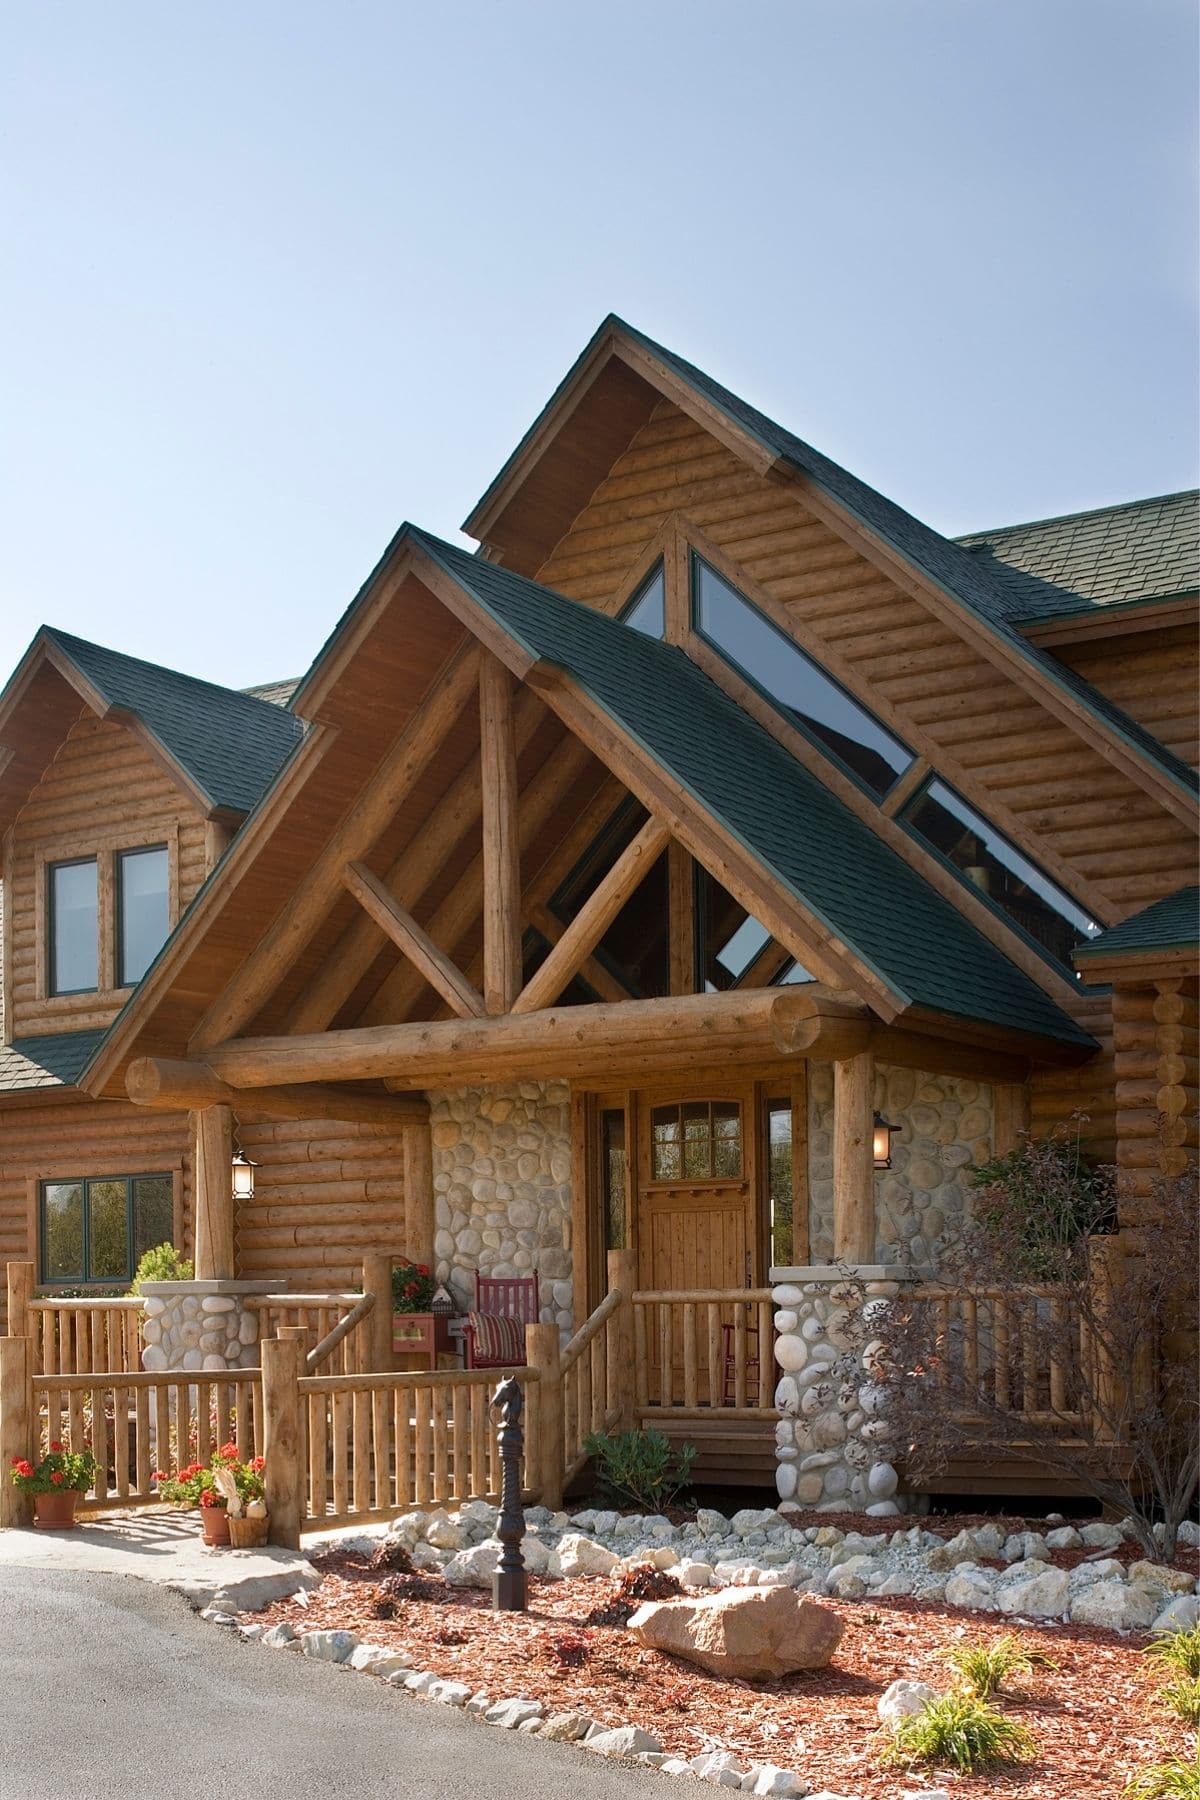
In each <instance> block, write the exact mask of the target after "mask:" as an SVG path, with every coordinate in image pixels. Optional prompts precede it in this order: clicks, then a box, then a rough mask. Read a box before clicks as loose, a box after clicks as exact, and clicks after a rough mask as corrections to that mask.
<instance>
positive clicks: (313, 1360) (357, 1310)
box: [305, 1294, 375, 1375]
mask: <svg viewBox="0 0 1200 1800" xmlns="http://www.w3.org/2000/svg"><path fill="white" fill-rule="evenodd" d="M374 1310H375V1296H374V1294H360V1295H359V1297H358V1301H357V1304H356V1305H354V1306H352V1307H351V1308H350V1311H349V1312H348V1313H347V1314H346V1316H345V1318H343V1319H339V1320H338V1323H337V1324H336V1325H335V1326H334V1328H333V1330H332V1331H327V1332H326V1333H325V1336H324V1337H323V1338H322V1339H321V1341H320V1343H319V1344H315V1345H314V1346H313V1348H312V1349H311V1350H310V1351H309V1352H308V1355H307V1357H306V1358H305V1364H306V1367H307V1369H308V1372H309V1374H310V1375H311V1374H314V1373H315V1372H316V1370H317V1369H319V1368H320V1367H321V1364H322V1363H324V1362H327V1361H328V1360H329V1358H330V1356H332V1354H333V1352H334V1351H335V1350H336V1349H337V1347H338V1345H339V1344H340V1343H341V1342H342V1340H343V1339H344V1338H347V1337H349V1335H350V1333H351V1332H352V1331H353V1330H354V1328H355V1326H356V1325H357V1324H358V1323H359V1321H360V1320H362V1319H365V1318H366V1317H367V1314H368V1313H370V1312H373V1311H374Z"/></svg>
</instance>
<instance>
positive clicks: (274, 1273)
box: [237, 1116, 406, 1292]
mask: <svg viewBox="0 0 1200 1800" xmlns="http://www.w3.org/2000/svg"><path fill="white" fill-rule="evenodd" d="M237 1129H238V1139H239V1142H240V1143H241V1146H242V1149H243V1151H244V1152H245V1154H246V1155H247V1156H248V1157H249V1158H250V1159H251V1161H252V1162H255V1163H257V1164H258V1167H257V1168H256V1170H255V1171H254V1198H253V1200H251V1201H249V1202H246V1203H245V1204H243V1205H242V1206H241V1207H240V1208H239V1211H238V1218H237V1259H238V1274H239V1275H240V1276H241V1277H242V1278H243V1279H244V1280H247V1281H258V1280H266V1279H267V1278H268V1277H271V1278H273V1279H275V1280H277V1281H278V1282H279V1286H280V1288H281V1289H283V1288H290V1289H292V1290H293V1291H300V1292H305V1291H317V1290H324V1289H327V1288H343V1289H345V1288H350V1287H355V1286H357V1285H358V1283H359V1282H360V1281H361V1280H362V1262H363V1257H364V1256H366V1255H370V1254H371V1253H372V1252H378V1253H385V1254H391V1255H394V1256H397V1257H402V1256H403V1255H404V1254H405V1253H406V1224H405V1211H404V1137H403V1133H402V1132H399V1131H396V1130H394V1129H393V1128H392V1127H391V1126H383V1125H357V1124H355V1125H351V1124H345V1123H343V1122H341V1121H339V1120H335V1119H311V1120H303V1121H297V1120H295V1119H287V1120H272V1121H268V1120H258V1121H254V1120H252V1119H251V1118H248V1117H246V1116H242V1117H240V1118H239V1121H238V1128H237Z"/></svg>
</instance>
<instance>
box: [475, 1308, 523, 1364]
mask: <svg viewBox="0 0 1200 1800" xmlns="http://www.w3.org/2000/svg"><path fill="white" fill-rule="evenodd" d="M467 1324H468V1326H469V1327H470V1330H471V1335H472V1339H473V1342H474V1346H475V1348H474V1357H475V1361H476V1362H490V1363H502V1364H504V1365H505V1366H507V1365H508V1364H512V1365H513V1366H514V1367H517V1368H519V1367H521V1365H522V1364H523V1363H524V1361H525V1327H524V1325H523V1324H522V1322H521V1320H520V1319H506V1318H504V1316H503V1315H502V1314H501V1313H481V1312H473V1313H468V1314H467Z"/></svg>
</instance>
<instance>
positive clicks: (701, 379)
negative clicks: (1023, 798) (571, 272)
mask: <svg viewBox="0 0 1200 1800" xmlns="http://www.w3.org/2000/svg"><path fill="white" fill-rule="evenodd" d="M613 327H615V328H616V329H618V330H619V331H622V332H624V333H625V334H626V335H627V336H628V337H630V338H631V339H632V340H633V341H634V342H635V343H638V344H640V345H641V346H642V348H643V349H644V350H646V351H647V352H648V353H649V354H650V355H651V356H653V357H656V358H657V359H658V361H659V362H661V363H663V364H665V365H666V367H667V368H669V369H672V370H673V371H674V373H675V374H676V375H678V376H679V377H680V378H681V379H682V380H683V381H686V382H687V383H688V384H689V385H690V386H691V387H693V388H694V389H695V390H696V392H697V393H698V394H702V395H703V396H704V397H705V398H706V399H707V400H709V401H711V402H712V403H713V404H714V405H715V406H717V407H719V408H720V410H721V411H722V412H723V413H724V414H725V415H726V417H727V418H728V419H730V420H731V421H732V422H733V423H734V424H735V425H737V426H739V427H740V429H741V430H742V431H744V432H746V433H747V435H748V436H750V437H752V438H754V439H755V440H756V441H757V442H758V443H759V444H761V445H762V446H763V448H764V449H767V450H769V451H770V452H771V453H772V454H773V455H775V456H777V457H781V458H782V459H783V460H784V461H785V462H788V463H790V464H791V465H792V467H793V468H796V469H799V470H800V472H801V473H802V474H804V475H807V476H809V478H810V479H811V480H812V481H814V482H815V483H816V484H817V486H818V487H820V488H822V489H823V490H824V491H825V492H826V493H827V494H829V495H830V496H831V497H832V498H833V499H834V500H836V501H837V502H838V503H839V505H841V506H843V507H845V509H846V511H847V512H849V513H850V514H851V515H852V516H853V517H854V518H856V519H858V520H859V521H860V522H861V523H862V524H864V525H865V526H866V527H867V529H868V530H870V531H872V532H874V533H875V534H876V535H877V536H878V537H879V538H881V539H882V540H883V541H884V542H885V543H887V544H890V545H891V546H892V548H893V549H894V550H896V551H897V552H898V554H899V555H901V556H903V557H905V558H906V559H907V561H908V562H910V563H911V564H913V566H914V567H916V568H918V569H921V570H923V571H924V573H925V574H926V575H927V576H928V577H929V578H930V579H931V580H932V581H933V582H935V583H936V584H937V586H939V587H940V588H942V589H943V590H944V591H945V592H946V593H948V594H949V595H951V597H952V598H954V599H956V600H958V601H959V602H960V603H961V604H962V605H963V606H965V607H967V608H968V609H969V611H971V612H972V613H974V614H975V616H976V617H977V618H979V619H982V620H983V622H984V623H985V624H987V625H989V626H990V627H991V628H992V630H993V631H995V632H996V633H997V635H998V636H1000V637H1003V638H1005V639H1006V640H1007V641H1008V642H1009V643H1010V644H1011V645H1013V646H1014V647H1015V648H1016V649H1018V650H1019V651H1020V653H1021V655H1022V656H1023V657H1024V658H1025V660H1026V661H1027V662H1029V663H1031V664H1034V665H1036V666H1037V667H1038V668H1040V669H1041V670H1042V671H1043V673H1044V674H1047V675H1049V676H1051V677H1052V679H1053V680H1054V681H1055V682H1056V683H1057V685H1058V686H1059V687H1061V688H1064V689H1066V691H1067V692H1068V693H1070V694H1071V695H1072V696H1073V697H1074V698H1075V699H1076V700H1077V701H1079V702H1080V703H1081V704H1082V705H1083V706H1084V707H1086V708H1087V710H1088V711H1089V712H1090V713H1092V714H1093V715H1094V716H1095V717H1096V718H1098V719H1100V720H1102V721H1103V723H1104V724H1105V725H1107V726H1108V727H1110V729H1112V730H1113V731H1115V732H1116V733H1117V734H1118V735H1119V736H1120V737H1122V738H1124V739H1125V741H1126V742H1127V743H1128V744H1129V745H1130V746H1131V747H1132V748H1133V749H1135V750H1137V751H1138V753H1139V754H1140V755H1141V756H1142V757H1143V758H1144V759H1145V760H1146V761H1147V762H1149V763H1151V764H1153V765H1154V766H1155V767H1156V768H1157V769H1159V770H1160V771H1161V773H1163V774H1164V775H1166V776H1167V777H1168V778H1169V779H1170V780H1171V781H1173V782H1175V783H1176V785H1177V786H1179V787H1181V788H1182V789H1183V790H1184V791H1185V792H1187V793H1189V794H1193V793H1196V792H1197V791H1200V777H1197V775H1196V772H1195V771H1194V770H1193V769H1191V768H1190V767H1189V766H1188V764H1187V763H1185V762H1184V761H1183V759H1182V758H1181V757H1178V756H1176V755H1174V753H1173V752H1172V751H1170V750H1168V749H1166V748H1165V747H1164V746H1163V745H1162V744H1160V743H1159V741H1158V739H1157V738H1156V737H1154V736H1153V734H1152V733H1151V732H1149V731H1147V730H1146V729H1145V727H1144V726H1142V725H1139V724H1138V722H1137V720H1136V719H1132V718H1130V716H1129V714H1128V713H1125V712H1122V710H1121V708H1120V707H1119V706H1114V704H1113V703H1112V701H1111V700H1109V699H1108V697H1107V695H1105V694H1102V693H1101V692H1100V691H1099V689H1098V688H1095V687H1093V686H1092V684H1091V682H1089V681H1086V680H1085V679H1084V677H1083V676H1082V675H1079V674H1077V673H1076V672H1075V670H1074V669H1070V668H1068V667H1067V665H1066V664H1065V663H1060V662H1059V661H1058V659H1057V658H1056V657H1054V656H1052V655H1050V653H1049V652H1048V651H1046V650H1043V649H1042V648H1041V647H1040V646H1039V645H1037V644H1031V643H1030V642H1029V640H1028V639H1027V638H1026V637H1024V636H1023V634H1022V633H1021V632H1020V631H1019V630H1018V628H1017V627H1018V623H1019V622H1020V621H1022V620H1025V621H1028V619H1029V618H1030V616H1031V614H1034V615H1035V614H1037V612H1038V606H1037V605H1036V603H1035V602H1034V601H1033V600H1032V599H1031V596H1030V593H1029V591H1027V590H1028V587H1029V584H1028V583H1027V582H1025V583H1019V584H1018V583H1014V581H1013V580H1012V571H1011V570H1010V569H1009V568H1008V567H1007V565H1005V564H995V565H994V566H992V567H989V566H988V564H989V562H990V561H991V560H992V559H991V558H990V557H989V556H988V554H987V552H982V553H976V552H974V551H972V550H969V549H967V548H965V547H964V546H963V545H962V544H959V543H956V542H955V541H954V539H953V538H945V537H942V535H941V533H940V532H937V531H934V529H933V528H932V526H930V525H925V524H922V522H921V520H920V519H917V518H914V517H913V515H912V514H911V513H908V512H905V510H904V508H903V507H902V506H897V504H896V502H895V501H894V500H889V499H888V498H887V496H886V495H885V494H880V493H878V492H877V491H876V490H875V489H874V488H873V487H868V485H867V483H866V482H865V481H860V480H859V478H858V476H857V475H852V474H851V473H850V471H849V470H848V469H843V468H841V467H840V466H839V465H838V464H837V463H835V462H833V461H832V460H831V459H830V458H829V457H828V456H824V455H822V453H821V452H820V451H819V450H814V449H813V447H812V445H811V444H806V443H805V442H804V440H803V439H802V438H798V437H797V436H796V435H795V433H794V432H791V431H788V430H786V429H785V427H784V426H782V425H779V424H777V423H776V421H775V420H774V419H769V418H768V417H767V415H766V414H765V413H761V412H759V410H758V408H757V407H754V406H751V405H749V403H748V402H747V401H745V400H742V399H739V397H738V396H737V395H736V394H733V393H731V392H730V391H729V389H728V388H725V387H722V386H721V384H720V382H719V381H714V380H713V378H712V376H711V375H706V374H705V373H704V371H703V369H698V368H696V367H695V365H694V364H693V363H689V362H686V361H685V360H684V358H683V357H682V356H677V355H676V354H675V352H674V351H673V350H668V349H667V348H666V347H665V346H664V345H662V344H658V343H655V341H654V339H653V338H648V337H647V336H646V335H645V333H644V332H641V331H637V330H635V328H634V327H633V326H632V325H628V324H626V322H625V321H624V320H623V319H619V318H617V317H616V315H615V314H610V316H609V317H608V318H607V319H606V320H605V321H604V324H603V325H602V326H601V327H600V331H599V332H598V333H597V337H599V336H600V335H601V334H602V333H604V332H605V331H607V330H609V329H611V328H613ZM594 341H595V340H593V342H594ZM590 349H591V346H590V345H589V346H588V349H587V350H585V351H584V353H583V354H584V357H586V356H587V355H588V354H589V352H590ZM581 360H582V358H581ZM1001 569H1002V570H1003V574H1002V575H1001V574H1000V573H998V570H1001ZM1055 595H1056V598H1055V603H1054V611H1056V612H1059V611H1062V610H1063V606H1062V603H1061V602H1062V596H1061V594H1060V593H1058V591H1057V590H1055Z"/></svg>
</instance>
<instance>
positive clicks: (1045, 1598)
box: [996, 1565, 1071, 1619]
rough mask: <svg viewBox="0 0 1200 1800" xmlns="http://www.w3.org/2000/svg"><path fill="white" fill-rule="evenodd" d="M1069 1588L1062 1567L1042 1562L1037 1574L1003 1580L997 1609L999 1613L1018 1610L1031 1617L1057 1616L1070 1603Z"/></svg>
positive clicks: (1064, 1610) (1069, 1585)
mask: <svg viewBox="0 0 1200 1800" xmlns="http://www.w3.org/2000/svg"><path fill="white" fill-rule="evenodd" d="M1070 1587H1071V1584H1070V1581H1069V1580H1068V1578H1067V1572H1066V1570H1065V1569H1052V1568H1049V1567H1046V1566H1044V1565H1043V1570H1042V1573H1040V1574H1032V1575H1027V1576H1025V1577H1024V1578H1023V1579H1022V1580H1020V1581H1009V1582H1005V1583H1004V1585H1003V1586H1002V1587H1001V1588H1000V1590H999V1592H998V1593H997V1596H996V1608H997V1611H999V1612H1002V1613H1010V1614H1011V1613H1021V1614H1023V1615H1024V1616H1025V1617H1027V1618H1030V1619H1060V1618H1061V1617H1062V1615H1063V1614H1064V1613H1065V1612H1066V1610H1067V1607H1068V1605H1069V1604H1070Z"/></svg>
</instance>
